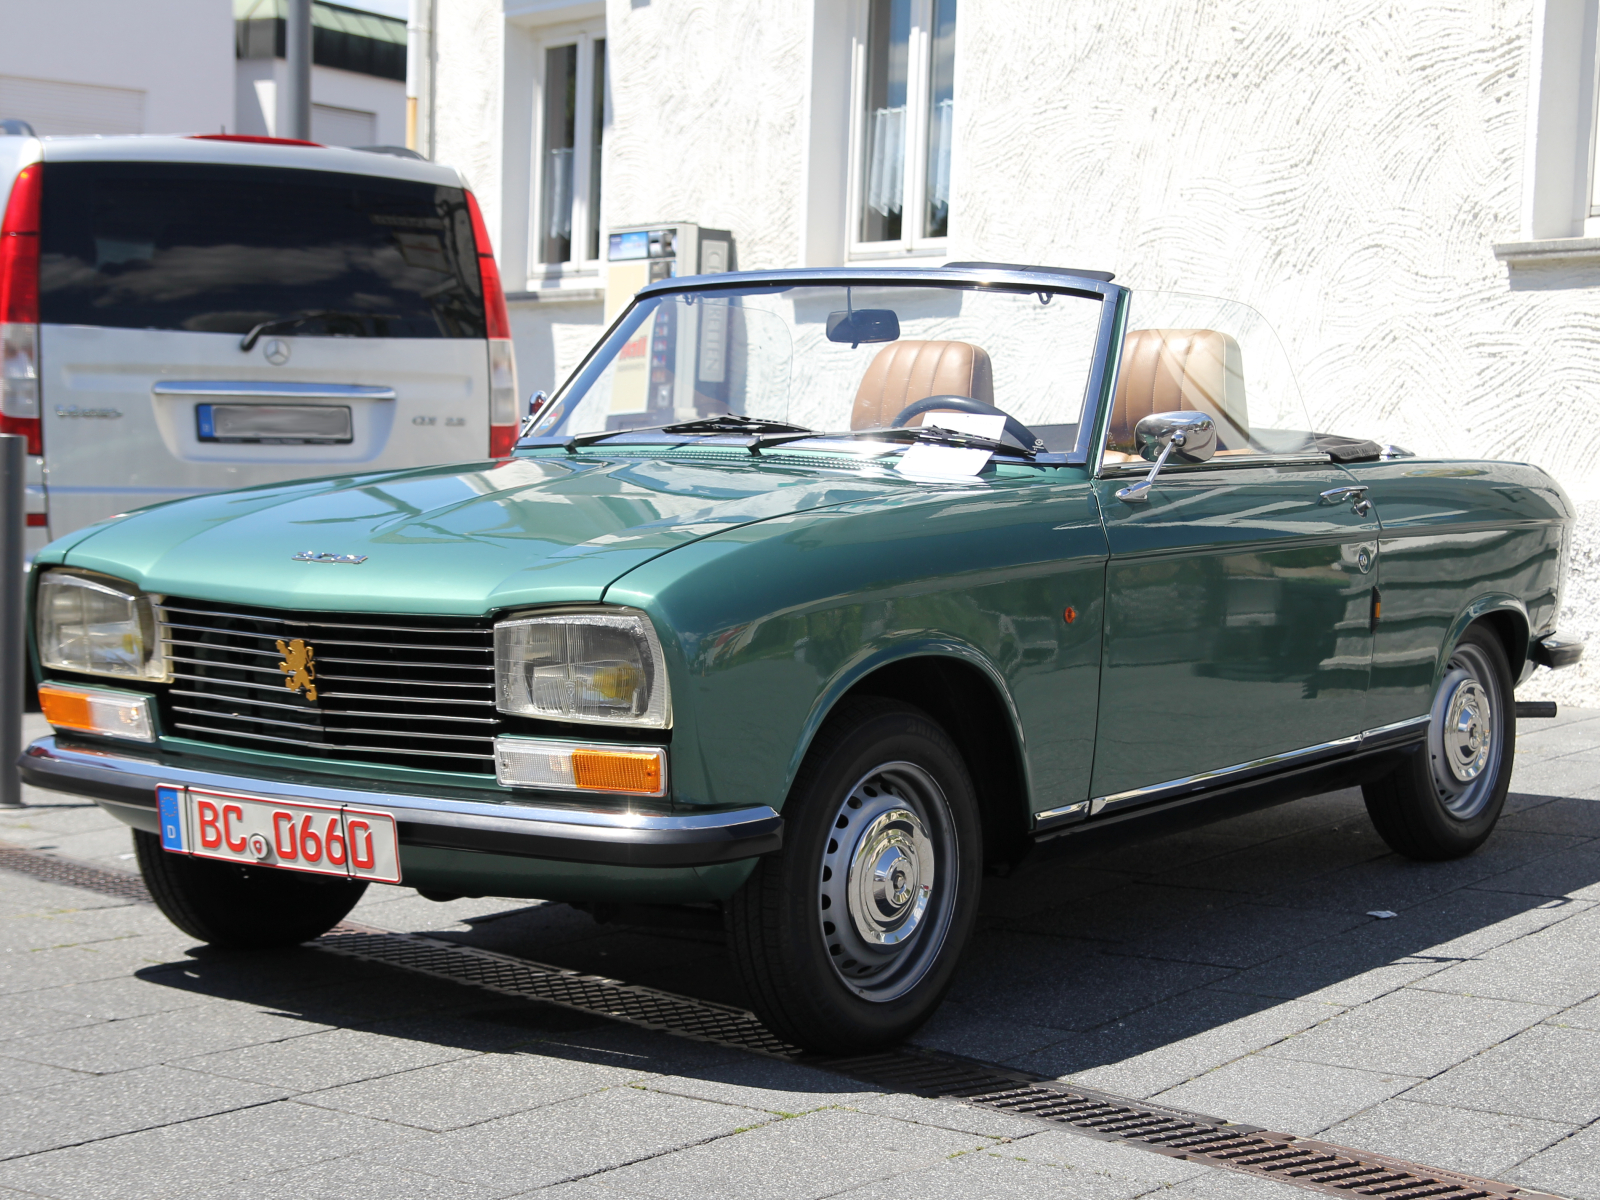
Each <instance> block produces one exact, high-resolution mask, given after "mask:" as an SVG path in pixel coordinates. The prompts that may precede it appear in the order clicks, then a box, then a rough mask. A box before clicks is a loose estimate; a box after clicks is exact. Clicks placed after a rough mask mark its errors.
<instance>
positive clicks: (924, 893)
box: [727, 698, 983, 1053]
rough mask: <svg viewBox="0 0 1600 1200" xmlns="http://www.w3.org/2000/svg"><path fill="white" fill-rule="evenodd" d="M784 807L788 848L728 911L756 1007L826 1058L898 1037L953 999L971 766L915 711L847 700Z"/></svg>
mask: <svg viewBox="0 0 1600 1200" xmlns="http://www.w3.org/2000/svg"><path fill="white" fill-rule="evenodd" d="M783 815H784V822H785V824H784V848H783V851H782V853H780V854H778V855H775V856H772V857H769V858H765V859H762V860H761V862H760V864H759V865H758V866H757V867H756V870H755V873H754V874H753V875H752V876H751V877H750V879H749V880H748V881H747V882H746V883H745V885H744V887H743V888H742V889H740V891H739V892H738V893H737V894H736V895H735V896H734V897H733V899H732V900H731V901H730V902H729V904H728V906H727V920H728V932H729V945H730V947H731V949H732V951H733V956H734V960H735V962H736V963H737V965H738V968H739V972H740V975H741V976H742V978H743V980H744V983H745V985H746V988H747V989H748V991H749V993H750V996H751V1000H752V1003H753V1005H754V1007H755V1010H756V1013H757V1015H759V1016H760V1017H761V1018H762V1020H763V1021H765V1022H766V1023H767V1025H768V1027H769V1028H771V1029H772V1030H773V1031H774V1032H775V1033H777V1034H779V1035H780V1036H782V1037H784V1038H787V1039H788V1040H789V1041H791V1042H794V1043H795V1044H796V1045H799V1046H803V1047H805V1048H806V1049H808V1050H814V1051H819V1052H822V1053H846V1052H851V1051H859V1050H866V1049H871V1048H874V1047H878V1046H883V1045H887V1044H890V1043H893V1042H896V1041H899V1040H901V1039H902V1038H904V1037H906V1036H907V1035H908V1034H910V1033H911V1032H912V1031H913V1030H914V1029H916V1028H917V1027H918V1026H919V1025H921V1024H922V1023H923V1022H924V1021H926V1020H927V1019H928V1017H929V1016H930V1015H932V1013H933V1011H934V1009H935V1008H937V1007H938V1004H939V1001H940V1000H941V999H942V998H943V997H944V993H945V991H946V990H947V989H948V988H949V986H950V981H951V978H952V976H953V974H954V972H955V966H956V960H957V958H959V956H960V954H961V950H962V947H963V946H964V945H965V944H966V940H967V936H968V934H969V933H970V932H971V929H972V923H973V919H974V916H975V914H976V909H977V898H978V884H979V877H980V874H981V865H982V862H983V853H982V831H981V825H980V822H979V819H978V806H977V801H976V798H975V796H974V793H973V787H972V781H971V779H970V778H969V777H968V774H967V769H966V765H965V763H964V762H963V761H962V759H961V756H960V754H959V753H958V752H957V750H956V748H955V746H954V744H953V743H952V742H951V741H950V739H949V737H948V736H946V734H945V733H944V731H943V730H942V729H940V728H939V726H938V725H936V724H935V723H934V722H933V721H932V720H930V719H929V718H928V717H927V715H926V714H924V713H922V712H920V711H918V710H917V709H914V708H911V707H910V706H908V705H903V704H898V703H895V702H892V701H887V700H880V699H870V698H869V699H862V700H849V701H845V702H844V704H842V705H841V706H840V708H839V710H838V711H837V712H836V713H835V714H834V715H833V717H832V718H831V719H830V720H829V722H828V724H827V725H826V726H825V727H824V728H823V730H822V732H821V733H819V734H818V736H817V740H816V743H815V745H814V746H813V747H812V750H811V753H810V754H809V755H808V756H807V758H806V761H805V764H804V766H803V767H802V768H801V770H800V774H799V776H798V777H797V779H796V780H795V785H794V788H793V789H792V790H791V792H790V796H789V800H788V802H787V804H786V805H785V808H784V814H783Z"/></svg>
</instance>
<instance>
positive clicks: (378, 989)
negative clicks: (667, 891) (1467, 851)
mask: <svg viewBox="0 0 1600 1200" xmlns="http://www.w3.org/2000/svg"><path fill="white" fill-rule="evenodd" d="M1595 900H1600V803H1596V802H1593V801H1583V800H1568V799H1561V798H1556V797H1546V796H1525V795H1516V796H1513V797H1511V798H1510V800H1509V801H1508V804H1507V810H1506V815H1505V817H1503V818H1502V821H1501V824H1500V827H1499V828H1498V829H1497V830H1496V832H1495V834H1494V835H1493V837H1491V839H1490V840H1489V842H1488V843H1487V844H1486V845H1485V846H1484V847H1483V848H1482V849H1480V850H1479V851H1478V852H1477V853H1475V854H1473V855H1470V856H1468V857H1466V858H1463V859H1458V860H1455V861H1453V862H1445V863H1416V862H1411V861H1408V860H1405V859H1402V858H1400V857H1398V856H1397V855H1394V854H1392V853H1390V852H1389V851H1388V849H1387V847H1386V846H1384V844H1383V843H1382V842H1381V841H1380V840H1379V838H1378V836H1377V834H1376V833H1375V832H1374V831H1373V829H1372V826H1371V824H1370V822H1368V820H1367V817H1366V813H1365V810H1364V808H1363V806H1362V803H1361V798H1360V793H1359V792H1355V791H1347V792H1338V793H1332V794H1329V795H1325V796H1318V797H1313V798H1311V799H1307V800H1302V801H1299V802H1297V803H1295V804H1291V805H1285V806H1282V807H1279V808H1273V809H1268V810H1264V811H1262V812H1258V813H1254V814H1250V815H1248V816H1244V817H1239V818H1235V819H1233V820H1229V821H1226V822H1221V823H1218V824H1214V825H1210V826H1207V827H1205V828H1203V829H1199V830H1193V831H1188V832H1183V833H1176V834H1172V835H1169V836H1166V837H1162V838H1158V839H1154V840H1150V841H1147V842H1144V843H1142V844H1138V845H1132V846H1129V847H1125V848H1122V849H1119V850H1117V851H1115V852H1112V853H1102V854H1097V855H1095V856H1093V857H1080V858H1073V857H1060V858H1056V859H1054V860H1050V861H1044V862H1039V863H1037V864H1034V865H1032V866H1030V867H1028V868H1025V869H1023V870H1021V871H1018V872H1016V873H1014V874H1013V875H1011V876H1010V877H1007V878H991V879H988V880H986V881H985V889H984V897H983V907H982V909H981V912H980V918H979V926H978V931H977V934H976V935H975V937H974V938H973V941H972V943H971V945H970V946H969V949H968V951H967V954H966V956H965V958H964V959H963V962H962V964H961V966H960V969H959V971H958V973H957V977H956V980H955V983H954V985H953V986H952V988H951V991H950V994H949V996H948V998H947V1000H946V1002H945V1004H944V1006H943V1008H942V1009H941V1010H940V1011H939V1012H938V1013H937V1014H936V1015H935V1017H934V1018H933V1020H932V1021H931V1022H930V1023H929V1025H928V1026H927V1027H925V1029H924V1030H923V1031H922V1032H921V1033H920V1034H919V1035H918V1036H917V1038H916V1041H918V1042H919V1043H921V1044H924V1045H927V1046H930V1047H935V1048H939V1049H943V1050H947V1051H950V1052H953V1053H958V1054H962V1055H966V1056H969V1057H972V1058H977V1059H982V1060H985V1061H992V1062H1004V1063H1010V1064H1013V1065H1016V1066H1020V1067H1025V1068H1027V1069H1030V1070H1036V1071H1039V1072H1041V1073H1043V1074H1045V1075H1051V1076H1058V1075H1059V1076H1075V1075H1079V1074H1082V1073H1084V1072H1088V1071H1092V1070H1094V1069H1095V1068H1097V1067H1103V1066H1106V1065H1108V1064H1112V1063H1121V1062H1124V1061H1125V1060H1128V1059H1131V1058H1135V1057H1137V1056H1139V1055H1146V1054H1150V1053H1152V1052H1156V1051H1162V1050H1164V1049H1167V1048H1170V1047H1172V1046H1174V1045H1175V1044H1176V1043H1180V1042H1183V1041H1185V1039H1191V1038H1199V1037H1202V1036H1204V1035H1213V1041H1216V1042H1217V1043H1218V1044H1219V1045H1221V1044H1224V1043H1225V1044H1227V1045H1231V1044H1233V1043H1234V1042H1237V1043H1238V1048H1237V1049H1235V1050H1233V1051H1232V1054H1239V1053H1245V1052H1247V1051H1248V1050H1251V1049H1256V1048H1259V1047H1260V1046H1263V1045H1267V1044H1270V1043H1271V1042H1273V1041H1276V1040H1278V1039H1279V1038H1282V1037H1287V1036H1290V1035H1292V1034H1293V1033H1296V1032H1299V1031H1300V1030H1301V1029H1305V1028H1309V1027H1310V1026H1311V1025H1313V1024H1316V1023H1317V1022H1318V1021H1320V1020H1324V1019H1326V1018H1327V1017H1328V1016H1330V1015H1332V1014H1334V1013H1336V1012H1338V1011H1342V1010H1343V1009H1344V1008H1345V1007H1348V1006H1352V1005H1356V1004H1361V1003H1365V1002H1367V1001H1369V1000H1372V999H1374V998H1376V997H1377V996H1380V995H1383V994H1384V993H1386V992H1389V991H1392V990H1393V989H1394V988H1397V987H1399V986H1402V985H1404V984H1406V983H1411V982H1415V981H1416V980H1418V979H1421V978H1423V977H1425V976H1426V975H1428V974H1430V973H1433V972H1436V971H1441V970H1444V969H1446V968H1448V967H1449V966H1451V965H1452V964H1455V963H1458V962H1461V961H1463V960H1466V959H1470V958H1472V957H1474V956H1476V955H1479V954H1481V953H1483V952H1485V951H1487V950H1489V949H1491V948H1493V947H1494V946H1497V945H1501V944H1504V943H1505V942H1508V941H1511V940H1513V939H1515V938H1517V937H1520V936H1523V935H1525V934H1528V933H1531V932H1534V931H1536V930H1537V929H1539V928H1542V927H1543V926H1545V925H1548V924H1551V923H1553V922H1555V921H1559V920H1561V919H1563V918H1565V917H1567V916H1570V915H1573V914H1574V912H1575V911H1578V910H1582V909H1585V908H1588V907H1590V906H1591V905H1592V903H1593V902H1594V901H1595ZM412 911H414V910H412ZM1374 913H1386V914H1391V915H1388V916H1375V915H1372V914H1374ZM601 915H602V916H608V915H612V916H613V917H614V919H612V920H609V921H597V920H596V919H595V917H594V916H592V915H591V914H589V913H587V912H582V911H579V910H578V909H576V908H573V907H571V906H568V905H565V904H528V903H526V902H519V901H507V902H506V908H505V910H503V911H501V912H497V913H491V914H487V915H484V916H480V917H476V918H472V919H470V920H469V921H468V922H466V923H463V924H455V925H452V926H450V927H446V928H439V929H433V930H426V929H416V930H415V931H416V932H428V933H432V934H433V935H434V936H438V937H442V938H447V939H449V940H452V941H455V942H458V943H461V944H463V945H469V946H475V947H479V948H482V949H486V950H494V951H498V952H501V953H506V954H511V955H515V956H518V957H524V958H529V959H533V960H536V961H539V962H543V963H548V964H551V965H555V966H559V967H564V968H569V969H574V970H578V971H581V972H585V973H592V974H597V975H603V976H607V977H610V978H613V979H619V980H623V981H625V982H627V983H630V984H636V985H642V986H648V987H655V988H660V989H663V990H666V991H671V992H677V993H680V994H684V995H689V996H694V997H697V998H700V999H705V1000H711V1001H716V1002H719V1003H725V1004H734V1005H738V1006H741V1007H742V1006H746V1005H747V1004H748V1000H747V997H746V996H745V993H744V992H743V990H742V988H741V986H740V984H739V981H738V978H737V975H736V973H735V971H734V969H733V965H732V963H731V961H730V960H729V957H728V955H727V952H726V948H725V946H724V944H723V939H722V937H721V935H720V933H719V932H718V931H717V930H716V929H715V927H714V926H712V925H711V924H710V923H709V922H708V921H707V914H706V913H705V912H703V911H694V912H688V913H684V914H682V921H681V923H679V924H672V923H671V922H673V920H674V918H673V917H672V915H671V914H670V913H663V912H654V913H652V914H650V918H651V919H652V920H659V921H664V922H668V923H667V924H642V923H638V922H636V921H630V920H629V919H628V917H629V915H630V914H629V913H628V912H627V910H622V911H621V912H618V913H616V914H606V913H602V914H601ZM635 915H637V914H635ZM139 974H140V976H141V977H142V978H145V979H147V980H149V981H150V982H155V983H161V984H163V985H166V986H171V987H180V988H189V989H192V990H196V991H200V992H204V993H206V994H208V995H213V996H222V997H227V998H231V999H235V1000H241V1001H248V1002H252V1003H255V1004H260V1005H268V1006H272V1007H274V1008H275V1009H276V1010H278V1011H281V1012H283V1013H284V1014H285V1015H290V1016H295V1017H298V1018H300V1019H302V1020H305V1021H307V1022H311V1023H316V1024H321V1025H335V1026H347V1025H359V1026H363V1027H368V1028H373V1029H379V1028H381V1029H382V1030H383V1031H385V1032H392V1033H393V1034H394V1036H399V1037H411V1038H422V1039H425V1040H429V1041H438V1040H439V1039H441V1038H444V1039H446V1041H447V1042H448V1038H449V1037H450V1036H452V1034H451V1033H450V1032H449V1031H450V1030H451V1029H454V1028H456V1026H455V1025H452V1024H450V1023H449V1022H445V1023H443V1024H441V1023H440V1021H439V1020H438V1019H436V1017H437V1016H438V1014H444V1013H453V1014H456V1016H457V1017H459V1016H460V1014H462V1013H463V1012H470V1013H471V1014H472V1015H473V1020H472V1021H469V1022H468V1023H467V1024H466V1025H462V1026H460V1028H461V1030H469V1029H471V1028H475V1027H476V1026H477V1025H481V1024H485V1023H487V1024H488V1025H489V1026H492V1027H493V1028H494V1029H495V1030H501V1031H509V1032H500V1033H495V1034H493V1036H494V1037H501V1036H504V1037H507V1038H512V1039H513V1040H514V1039H515V1037H516V1036H520V1037H521V1038H522V1040H523V1041H524V1042H538V1043H540V1046H539V1052H540V1053H551V1054H558V1055H565V1054H579V1055H587V1054H592V1053H598V1052H600V1051H599V1049H598V1047H602V1046H605V1045H611V1044H622V1043H625V1044H626V1045H627V1046H628V1047H630V1049H629V1050H627V1053H628V1054H635V1053H636V1054H638V1055H640V1056H641V1057H640V1058H639V1061H638V1062H637V1065H638V1066H639V1067H640V1068H642V1069H646V1070H663V1069H666V1068H664V1067H663V1066H662V1065H660V1064H659V1063H657V1062H655V1061H654V1060H656V1059H658V1058H660V1056H661V1055H663V1054H669V1055H670V1056H671V1057H673V1058H677V1057H680V1052H679V1051H677V1050H672V1051H669V1050H667V1049H665V1048H664V1043H663V1040H662V1039H661V1038H660V1036H659V1035H655V1034H647V1033H645V1032H643V1031H638V1030H631V1029H629V1030H623V1029H622V1028H621V1027H619V1026H616V1025H614V1024H612V1023H609V1022H606V1021H605V1020H604V1019H602V1018H595V1017H589V1016H587V1015H585V1014H580V1013H571V1012H566V1011H564V1010H560V1009H557V1008H554V1007H552V1006H550V1005H546V1004H542V1003H538V1002H532V1001H521V1000H506V1001H503V1002H502V1001H498V1000H494V999H493V998H492V997H486V996H485V995H484V994H483V993H481V992H480V993H478V994H477V996H476V997H475V998H467V997H464V995H463V993H464V990H465V989H464V988H463V986H462V985H457V984H452V983H448V982H445V981H442V980H434V979H430V978H426V977H422V976H417V975H410V974H400V973H397V972H395V971H394V970H392V969H390V968H386V967H382V966H377V965H373V964H367V963H361V962H357V961H354V960H351V959H347V958H341V957H336V956H334V955H329V954H324V953H321V952H318V951H316V950H312V949H305V948H300V949H294V950H287V951H281V952H276V953H272V954H255V955H242V954H226V953H220V952H214V951H208V950H198V951H195V952H194V953H193V956H192V958H191V960H189V961H187V962H184V963H176V964H166V965H162V966H159V967H151V968H148V969H146V970H142V971H140V972H139ZM1218 1034H1220V1035H1221V1037H1220V1039H1219V1038H1218V1037H1217V1036H1216V1035H1218ZM460 1036H461V1037H465V1038H469V1039H470V1038H473V1037H480V1036H485V1035H480V1034H476V1033H470V1032H462V1033H461V1034H460ZM619 1039H620V1042H619ZM508 1044H510V1043H508ZM683 1044H684V1045H694V1044H693V1043H683ZM477 1048H482V1047H477ZM712 1050H713V1048H711V1047H705V1046H701V1047H699V1048H698V1049H697V1050H696V1052H695V1054H694V1055H690V1056H689V1057H690V1058H691V1059H693V1058H695V1057H696V1056H699V1057H701V1058H704V1056H705V1055H706V1054H710V1053H711V1052H712ZM606 1052H607V1053H610V1052H611V1051H609V1050H608V1051H606ZM683 1053H687V1051H685V1052H683ZM727 1053H728V1052H726V1051H720V1050H719V1051H717V1052H716V1053H715V1054H714V1055H713V1056H712V1057H713V1058H714V1059H715V1060H716V1061H725V1059H726V1055H727ZM672 1069H673V1070H675V1071H676V1070H681V1069H683V1068H682V1066H681V1065H674V1066H673V1067H672ZM841 1086H843V1085H841Z"/></svg>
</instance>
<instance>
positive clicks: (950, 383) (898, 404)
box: [850, 340, 994, 429]
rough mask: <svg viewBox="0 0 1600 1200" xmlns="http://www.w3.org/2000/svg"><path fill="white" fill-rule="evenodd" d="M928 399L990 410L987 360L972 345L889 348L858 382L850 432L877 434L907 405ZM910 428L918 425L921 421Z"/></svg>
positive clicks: (900, 343)
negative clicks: (976, 403) (962, 400)
mask: <svg viewBox="0 0 1600 1200" xmlns="http://www.w3.org/2000/svg"><path fill="white" fill-rule="evenodd" d="M929 396H971V397H972V398H973V399H974V400H982V401H983V402H984V403H985V404H993V403H994V372H993V370H992V369H991V367H990V364H989V355H988V354H987V353H986V352H985V351H984V350H983V348H982V347H980V346H974V345H973V344H972V343H971V342H917V341H909V340H906V341H898V342H890V343H889V344H888V345H887V346H885V347H884V348H883V349H882V350H879V351H878V355H877V357H876V358H874V359H873V360H872V364H871V365H870V366H869V367H867V373H866V374H865V375H863V376H862V377H861V386H860V387H858V388H857V389H856V404H855V408H854V409H853V410H852V411H851V413H850V428H851V429H881V428H883V427H884V426H886V425H889V424H891V423H893V421H894V419H895V417H897V416H899V415H900V410H901V409H902V408H904V407H905V406H906V405H908V404H914V403H915V402H916V401H918V400H924V399H926V398H927V397H929ZM911 424H913V425H921V424H922V417H921V416H916V417H913V418H912V419H911Z"/></svg>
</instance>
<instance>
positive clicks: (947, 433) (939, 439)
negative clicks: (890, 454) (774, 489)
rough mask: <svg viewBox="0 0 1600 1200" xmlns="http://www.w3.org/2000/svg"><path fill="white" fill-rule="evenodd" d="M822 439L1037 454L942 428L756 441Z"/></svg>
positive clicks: (846, 432) (901, 428)
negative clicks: (930, 443) (933, 444)
mask: <svg viewBox="0 0 1600 1200" xmlns="http://www.w3.org/2000/svg"><path fill="white" fill-rule="evenodd" d="M813 436H814V437H819V438H847V439H863V438H879V439H882V440H887V441H904V442H933V443H935V444H937V445H940V446H956V447H958V448H960V449H963V450H988V451H989V452H990V453H992V454H1012V455H1016V456H1017V457H1018V458H1026V459H1028V460H1029V461H1032V459H1033V457H1034V452H1033V451H1032V450H1028V449H1025V448H1023V447H1021V446H1013V445H1011V444H1010V443H1009V442H1002V441H999V440H997V439H995V438H986V437H979V436H978V435H977V434H975V433H962V432H960V431H959V430H955V429H945V428H944V427H943V426H940V425H885V426H882V427H880V428H877V429H847V430H844V431H843V432H842V433H820V434H799V435H797V434H792V433H788V434H772V435H769V436H768V437H762V438H756V439H753V440H754V441H755V443H756V444H757V445H759V446H766V445H777V444H780V443H782V442H791V441H799V440H801V439H802V438H804V437H813Z"/></svg>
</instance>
